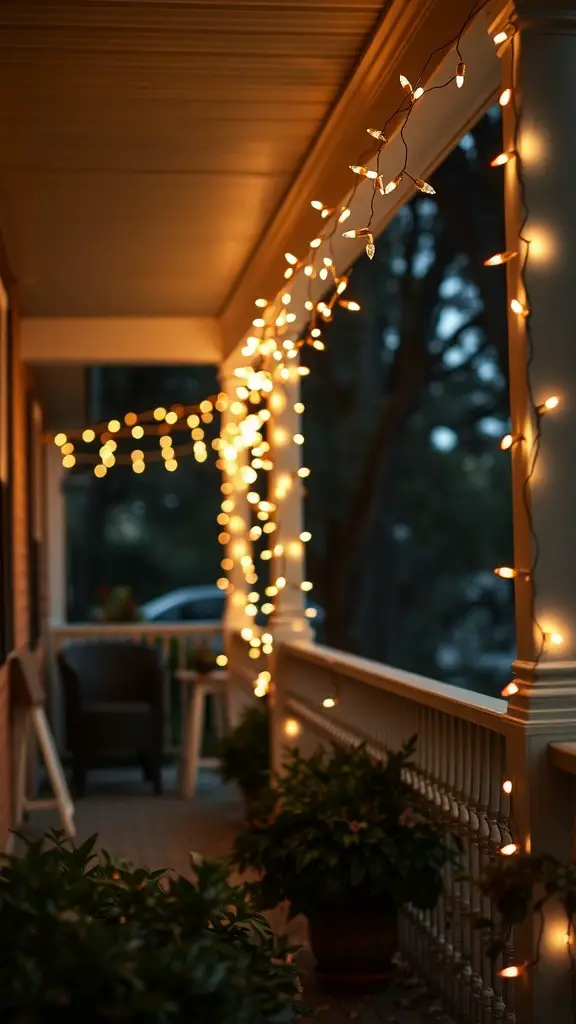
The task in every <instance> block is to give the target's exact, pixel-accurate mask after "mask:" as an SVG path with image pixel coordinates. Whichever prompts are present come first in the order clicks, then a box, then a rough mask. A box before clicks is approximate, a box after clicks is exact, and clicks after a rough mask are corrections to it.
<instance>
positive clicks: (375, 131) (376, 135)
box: [366, 128, 388, 145]
mask: <svg viewBox="0 0 576 1024" xmlns="http://www.w3.org/2000/svg"><path fill="white" fill-rule="evenodd" d="M366 131H367V132H368V135H371V136H372V138H373V139H377V140H378V142H381V143H382V144H383V145H384V144H385V143H386V142H388V139H387V138H386V136H385V135H384V134H383V133H382V132H381V131H380V129H379V128H367V129H366Z"/></svg>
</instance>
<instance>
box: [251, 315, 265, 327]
mask: <svg viewBox="0 0 576 1024" xmlns="http://www.w3.org/2000/svg"><path fill="white" fill-rule="evenodd" d="M252 326H253V327H266V321H265V320H264V319H263V318H262V317H261V316H257V317H255V318H254V320H253V321H252Z"/></svg>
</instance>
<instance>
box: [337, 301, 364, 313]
mask: <svg viewBox="0 0 576 1024" xmlns="http://www.w3.org/2000/svg"><path fill="white" fill-rule="evenodd" d="M338 305H339V306H342V308H343V309H348V310H349V311H350V313H359V312H360V303H359V302H354V300H353V299H340V301H339V303H338Z"/></svg>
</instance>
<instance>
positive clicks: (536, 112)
mask: <svg viewBox="0 0 576 1024" xmlns="http://www.w3.org/2000/svg"><path fill="white" fill-rule="evenodd" d="M516 14H517V18H518V21H517V32H516V34H515V35H514V38H513V42H512V44H511V43H510V41H509V40H508V41H507V42H506V43H505V44H504V47H503V51H502V65H503V83H502V87H503V88H508V87H512V88H513V99H512V101H511V102H510V103H509V104H508V105H507V106H505V107H504V133H505V138H504V148H505V150H506V151H508V152H513V151H515V150H517V153H518V156H517V157H514V156H513V157H512V158H511V159H510V160H509V162H508V164H507V165H506V167H505V175H506V186H505V190H506V227H507V244H506V248H507V250H511V251H513V252H519V253H520V259H515V260H513V261H512V262H510V263H509V264H508V267H507V273H508V298H509V301H511V300H514V299H517V300H519V301H520V302H521V303H523V304H524V306H526V307H527V308H529V309H530V311H531V314H530V317H529V319H528V320H526V319H525V318H524V317H523V316H522V315H518V313H515V312H513V311H512V310H510V311H509V336H510V368H511V411H512V433H513V437H514V439H515V440H516V442H517V443H515V444H514V446H513V448H512V453H511V454H512V473H513V490H514V539H515V567H516V569H517V570H518V571H519V575H518V577H517V578H516V580H515V594H516V618H517V631H518V660H517V662H516V664H515V666H514V669H515V676H516V679H515V683H516V685H517V687H518V692H517V693H515V694H513V695H512V697H511V699H510V703H509V708H508V714H509V718H510V721H511V725H512V732H511V737H510V742H509V747H508V750H509V772H510V776H511V778H512V780H513V786H514V789H513V815H514V820H515V825H516V828H517V830H518V837H519V841H520V843H521V845H522V847H523V848H524V849H528V850H529V849H531V850H532V852H535V853H542V852H549V853H553V854H555V855H556V856H559V857H561V858H565V859H568V858H569V857H570V854H571V844H572V818H573V799H572V794H571V792H570V780H569V779H568V777H565V776H563V775H562V774H561V773H560V772H557V771H555V770H554V769H553V768H552V767H551V765H550V761H549V757H548V750H547V748H548V744H549V743H550V742H551V741H557V740H562V739H567V738H570V739H574V738H576V530H575V526H574V524H575V521H576V472H575V459H576V341H575V339H576V301H575V298H574V251H575V248H576V205H575V204H574V202H573V185H574V164H575V160H576V147H575V143H574V123H575V120H576V89H575V72H574V69H575V68H576V35H574V25H575V24H576V21H575V18H576V2H574V0H572V2H571V3H569V4H568V3H565V4H563V5H562V9H561V10H560V7H559V6H556V5H554V9H553V10H551V11H550V12H548V8H547V5H542V4H534V3H532V2H531V0H517V2H516ZM505 27H506V25H505V19H504V21H501V22H499V23H497V24H495V25H494V26H492V31H493V32H494V33H495V32H497V31H500V30H502V29H503V28H505ZM507 28H508V33H509V35H510V25H509V24H508V26H507ZM513 64H514V65H515V67H514V68H513ZM517 113H518V114H519V118H520V121H519V124H520V128H519V131H518V133H517V132H516V127H515V125H516V123H517V119H516V114H517ZM495 173H498V172H495ZM519 181H520V183H519ZM522 181H523V183H524V187H523V188H522V184H521V182H522ZM525 217H527V221H526V224H525V226H524V227H523V228H522V223H523V221H524V218H525ZM520 234H522V235H523V236H524V237H525V238H527V239H529V240H530V245H529V249H528V256H527V262H526V269H525V273H524V282H525V285H526V291H524V286H523V281H522V274H521V268H522V265H523V262H524V258H525V253H526V250H525V245H524V243H523V242H522V241H521V240H520V238H519V235H520ZM491 272H494V271H491ZM520 312H522V311H521V310H520ZM550 396H558V397H559V399H560V404H559V405H558V407H557V408H556V409H555V410H553V411H551V412H550V413H548V414H546V415H543V416H541V417H540V416H539V415H534V406H536V407H538V406H540V405H541V404H542V403H544V402H545V401H546V399H547V398H549V397H550ZM538 424H539V425H540V429H541V436H540V440H539V442H538V435H537V431H538ZM535 453H537V457H536V461H535V462H534V455H535ZM540 627H541V628H540ZM542 630H543V631H544V633H545V634H546V638H545V641H544V644H543V643H542ZM538 926H539V922H538V921H534V922H532V923H531V926H530V927H529V928H526V929H525V930H524V932H523V933H522V932H521V931H520V932H519V935H518V941H517V949H516V950H515V956H516V957H517V958H518V959H520V960H524V959H526V960H530V959H532V956H533V948H534V943H535V937H536V934H537V931H538ZM565 933H566V922H565V920H563V915H562V914H561V913H560V912H559V910H556V911H554V912H551V914H550V915H549V916H548V919H547V922H546V928H545V930H544V937H543V944H542V959H541V962H540V964H539V966H538V967H537V969H536V970H535V972H534V973H533V974H532V975H531V977H530V979H529V981H528V980H527V981H526V984H524V983H523V982H524V979H522V980H521V981H519V982H518V999H519V1005H518V1015H517V1019H518V1020H519V1021H522V1022H523V1024H524V1022H526V1024H540V1022H543V1021H545V1020H548V1019H549V1016H550V1012H551V1007H554V1010H553V1016H554V1021H555V1024H568V1022H569V1021H572V1019H573V1018H572V1013H571V1010H570V981H569V966H570V963H569V957H568V954H567V947H566V939H565Z"/></svg>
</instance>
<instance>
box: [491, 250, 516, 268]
mask: <svg viewBox="0 0 576 1024" xmlns="http://www.w3.org/2000/svg"><path fill="white" fill-rule="evenodd" d="M517 255H518V253H517V252H497V253H496V254H495V255H494V256H490V258H489V259H487V260H484V266H485V267H499V266H500V265H501V264H502V263H509V262H510V260H513V259H514V257H515V256H517Z"/></svg>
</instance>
